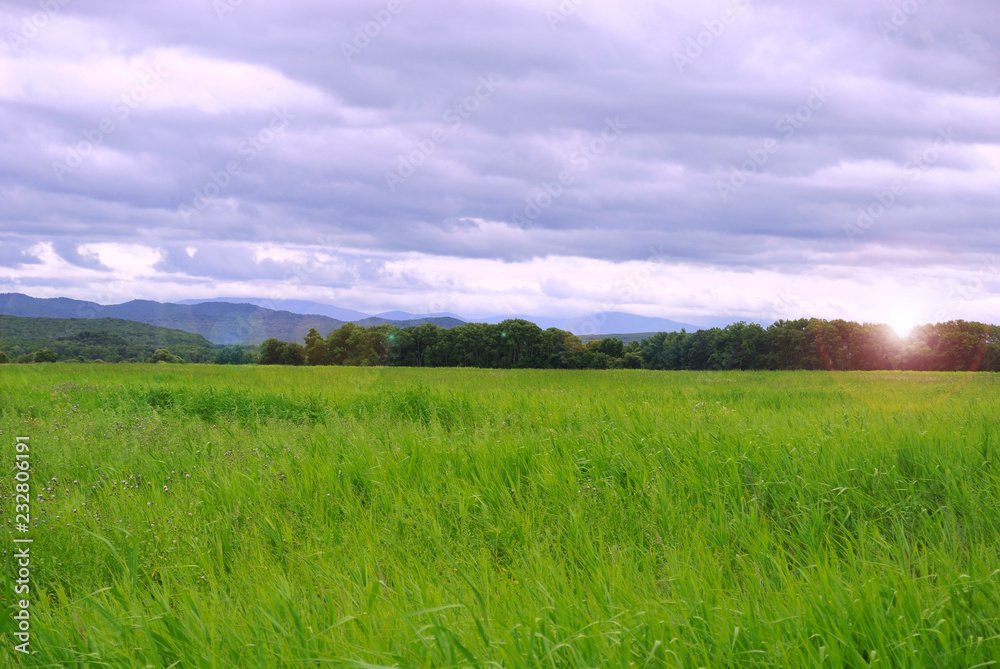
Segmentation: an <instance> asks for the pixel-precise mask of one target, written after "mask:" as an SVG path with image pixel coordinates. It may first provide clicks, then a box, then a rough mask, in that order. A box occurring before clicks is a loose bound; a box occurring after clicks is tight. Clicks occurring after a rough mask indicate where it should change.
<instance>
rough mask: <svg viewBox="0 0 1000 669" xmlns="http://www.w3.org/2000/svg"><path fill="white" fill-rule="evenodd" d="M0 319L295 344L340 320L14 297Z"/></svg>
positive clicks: (1, 307) (210, 306)
mask: <svg viewBox="0 0 1000 669" xmlns="http://www.w3.org/2000/svg"><path fill="white" fill-rule="evenodd" d="M0 315H7V316H18V317H23V318H72V319H94V318H117V319H122V320H128V321H136V322H139V323H148V324H149V325H156V326H159V327H164V328H172V329H175V330H183V331H185V332H191V333H195V334H199V335H201V336H203V337H205V338H206V339H208V340H209V341H210V342H212V343H214V344H225V345H230V344H259V343H261V342H262V341H264V340H265V339H271V338H273V339H280V340H282V341H296V342H301V341H302V340H303V338H304V337H305V336H306V334H307V333H308V332H309V330H310V328H316V330H318V331H319V332H320V333H321V334H322V335H323V336H324V337H325V336H326V335H327V334H329V333H330V332H332V331H333V330H336V329H337V328H339V327H340V326H341V325H343V324H344V323H345V322H346V321H343V320H340V319H337V318H330V317H329V316H323V315H319V314H298V313H293V312H291V311H278V310H274V309H267V308H264V307H260V306H257V305H253V304H237V303H232V302H200V303H198V304H172V303H163V302H153V301H152V300H132V301H131V302H125V303H123V304H111V305H101V304H97V303H96V302H87V301H84V300H72V299H69V298H65V297H57V298H50V299H41V298H35V297H29V296H27V295H22V294H20V293H3V294H0ZM356 322H357V323H358V324H359V325H362V326H365V327H370V326H372V325H384V324H389V325H395V326H398V327H407V326H410V325H421V324H423V323H433V324H434V325H437V326H439V327H443V328H451V327H455V326H458V325H462V321H460V320H458V319H457V318H451V317H433V318H419V319H413V320H405V321H393V320H387V319H384V318H379V317H376V316H372V317H369V318H365V319H363V320H359V321H356Z"/></svg>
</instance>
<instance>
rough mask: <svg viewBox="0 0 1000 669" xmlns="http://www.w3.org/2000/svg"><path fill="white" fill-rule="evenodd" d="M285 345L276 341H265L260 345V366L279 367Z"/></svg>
mask: <svg viewBox="0 0 1000 669" xmlns="http://www.w3.org/2000/svg"><path fill="white" fill-rule="evenodd" d="M284 349H285V344H284V342H282V341H279V340H277V339H273V338H272V339H265V340H264V341H263V342H261V345H260V361H259V362H258V363H257V364H260V365H280V364H281V353H282V352H283V351H284Z"/></svg>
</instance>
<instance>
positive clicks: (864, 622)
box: [0, 365, 1000, 669]
mask: <svg viewBox="0 0 1000 669" xmlns="http://www.w3.org/2000/svg"><path fill="white" fill-rule="evenodd" d="M998 416H1000V377H997V376H993V375H977V376H972V375H961V374H911V373H849V374H827V373H811V372H801V373H799V372H793V373H752V374H751V373H747V374H739V373H732V374H730V373H716V374H703V373H649V372H641V371H621V372H568V371H561V372H555V371H533V370H525V371H503V372H499V371H490V370H442V369H437V370H421V369H391V370H371V369H369V370H365V369H360V370H359V369H348V368H295V369H289V368H253V367H248V368H224V367H211V366H205V367H197V366H184V367H181V366H164V365H161V366H139V365H136V366H114V367H111V366H96V365H95V366H84V365H74V366H62V365H47V366H31V367H28V366H18V367H10V366H8V367H0V430H2V435H0V462H2V463H3V467H2V469H3V470H4V471H6V472H7V475H6V476H4V477H3V479H2V481H0V491H2V494H3V502H4V504H3V513H4V515H3V516H0V522H3V523H6V525H7V526H8V528H10V526H11V524H12V522H13V517H14V512H13V499H12V495H11V493H12V484H13V478H12V474H13V462H14V457H13V447H12V444H13V437H14V436H16V435H20V436H24V435H27V436H30V437H31V444H32V453H33V459H32V462H33V464H34V471H33V481H34V482H35V483H34V485H35V489H34V490H33V492H34V493H39V492H43V491H42V490H41V487H40V486H41V483H42V482H45V481H49V483H48V484H46V486H45V487H46V488H51V492H50V491H48V490H45V491H44V493H43V494H44V496H45V500H46V501H44V502H40V501H38V500H37V498H36V499H34V500H33V502H32V506H33V514H34V516H35V517H36V518H37V519H38V520H37V527H36V528H32V533H33V534H32V536H33V537H34V538H35V543H34V544H33V547H32V553H33V561H32V581H33V584H34V585H35V586H36V588H37V589H36V590H35V591H34V592H33V593H32V598H31V599H32V615H33V618H32V631H33V635H34V636H33V639H32V649H33V650H34V651H35V654H34V655H32V656H31V657H27V658H26V657H23V656H21V655H20V654H18V653H15V652H13V650H12V646H13V642H12V641H11V640H10V639H9V637H8V638H6V640H5V642H4V644H3V646H2V647H0V658H2V661H0V665H3V666H11V667H19V666H25V667H35V666H45V667H55V666H62V667H74V668H77V667H78V668H83V667H115V668H118V667H121V668H130V667H150V666H151V667H155V668H166V667H197V668H206V669H207V668H216V667H218V668H222V667H234V666H235V667H312V666H315V667H320V666H347V667H372V666H404V667H460V666H475V667H485V666H504V667H525V668H527V667H607V666H621V667H629V666H632V667H675V666H676V667H699V666H706V667H707V666H717V667H726V666H752V667H756V666H760V667H791V666H829V667H862V666H865V667H867V666H873V665H880V666H886V667H897V666H932V667H952V666H954V667H972V666H988V665H989V663H991V662H995V661H996V660H997V659H998V658H1000V589H998V585H1000V573H998V568H1000V459H998V454H1000V427H998V424H997V417H998ZM10 546H12V544H10V543H8V545H7V547H5V550H6V553H5V557H6V560H5V565H4V566H3V577H0V578H6V579H7V580H6V581H5V582H4V583H3V584H0V585H3V587H4V588H5V589H6V590H7V594H6V596H7V598H8V599H7V600H6V601H10V598H11V596H12V594H11V592H10V578H9V577H10V576H11V575H12V574H14V567H13V563H12V561H11V559H10V556H11V553H12V551H11V550H10V548H9V547H10ZM0 626H2V627H3V628H4V629H0V631H9V629H10V622H9V620H8V619H7V618H4V619H3V621H2V622H0Z"/></svg>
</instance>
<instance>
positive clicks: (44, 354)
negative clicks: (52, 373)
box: [35, 348, 59, 362]
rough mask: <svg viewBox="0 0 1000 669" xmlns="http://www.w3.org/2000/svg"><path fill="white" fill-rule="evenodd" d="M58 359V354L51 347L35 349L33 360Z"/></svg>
mask: <svg viewBox="0 0 1000 669" xmlns="http://www.w3.org/2000/svg"><path fill="white" fill-rule="evenodd" d="M58 359H59V356H58V355H56V353H55V351H53V350H52V349H51V348H43V349H40V350H38V351H35V362H55V361H57V360H58Z"/></svg>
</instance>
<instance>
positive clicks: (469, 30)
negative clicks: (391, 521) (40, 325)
mask: <svg viewBox="0 0 1000 669" xmlns="http://www.w3.org/2000/svg"><path fill="white" fill-rule="evenodd" d="M182 4H184V3H182ZM389 4H391V5H392V7H393V9H391V10H390V8H389ZM43 5H44V6H42V11H39V5H35V4H30V5H29V4H26V3H13V4H10V3H7V4H3V5H0V28H2V33H3V34H4V35H6V36H7V37H6V39H5V41H4V47H3V49H2V50H0V59H2V61H3V64H4V66H5V67H4V69H3V71H4V75H3V77H2V78H0V100H2V108H0V113H2V114H3V118H4V121H5V122H6V123H5V127H7V128H8V130H9V132H7V133H5V135H4V137H3V138H2V139H0V141H2V142H3V148H4V149H5V150H4V151H3V152H2V157H0V161H3V166H4V174H5V181H4V187H3V188H4V190H3V193H4V195H3V198H4V200H3V201H4V207H3V210H2V212H0V217H2V222H0V291H4V292H20V293H25V294H30V295H32V296H36V297H41V298H48V297H59V296H65V297H71V298H73V299H86V300H91V301H95V302H98V303H101V304H117V303H122V302H127V301H129V300H131V299H148V300H153V301H158V302H175V301H178V300H185V299H211V298H213V297H216V296H220V295H226V296H230V295H244V296H255V297H258V298H262V299H304V300H311V301H316V302H323V303H328V304H331V305H336V306H338V307H342V308H346V309H355V310H358V311H364V312H367V311H370V310H372V311H375V312H376V313H383V312H388V311H394V310H402V311H407V312H411V313H435V312H454V313H459V314H467V315H469V316H470V317H474V318H475V317H482V316H484V315H486V314H489V313H495V314H503V313H511V314H546V315H551V316H552V317H554V318H564V319H573V318H580V317H584V316H586V315H588V314H591V315H593V314H600V313H605V312H623V313H629V314H635V315H637V316H643V317H650V318H665V319H669V320H673V321H678V322H681V323H692V324H706V323H710V322H713V319H715V322H718V320H719V319H730V320H732V321H738V320H745V321H752V322H761V321H773V320H778V319H789V318H796V317H798V316H800V315H802V314H808V317H817V318H824V319H828V320H832V319H837V318H842V319H845V320H851V321H856V322H888V323H890V324H892V325H893V327H894V328H905V327H907V326H910V325H915V324H917V323H933V322H944V321H949V320H956V319H962V320H969V321H983V322H988V321H989V320H991V318H992V315H993V314H996V313H1000V262H998V260H997V255H996V254H997V249H998V248H1000V231H998V230H997V228H996V226H995V224H994V222H995V220H996V219H997V216H998V214H1000V192H998V191H997V189H996V183H997V178H998V176H1000V129H998V128H997V127H996V125H995V123H994V122H993V119H995V118H997V117H998V115H1000V114H998V112H1000V90H998V89H997V87H996V81H995V72H996V66H997V64H998V63H1000V56H998V53H997V50H996V45H997V44H1000V21H997V19H998V18H1000V7H998V6H997V5H996V4H995V3H990V2H987V1H986V0H961V1H960V2H958V3H957V4H956V3H951V4H949V5H947V6H946V5H941V4H936V3H922V2H915V3H910V4H909V5H906V7H907V9H905V11H904V9H901V8H900V7H901V6H897V5H893V4H892V3H876V4H872V3H863V2H860V1H857V0H856V1H851V2H845V3H839V4H837V5H836V6H819V7H817V6H799V5H797V4H795V3H789V2H787V0H755V1H754V2H750V1H749V0H732V1H730V0H722V1H719V2H711V3H696V2H693V1H690V2H688V1H684V2H669V3H668V2H660V1H657V0H644V1H643V2H640V3H635V4H633V5H630V6H626V7H622V6H618V5H616V4H615V3H611V2H610V1H608V0H586V2H576V3H562V4H559V3H556V2H545V1H539V0H508V1H507V2H494V1H487V2H483V3H478V4H477V5H476V6H475V7H471V6H469V7H465V6H451V5H448V6H445V5H443V4H437V5H421V4H417V3H410V2H395V0H394V1H393V2H392V3H386V2H382V1H372V2H361V1H360V0H351V1H348V2H343V3H338V4H337V6H336V7H330V6H327V5H325V4H323V3H318V2H314V1H311V0H310V1H304V2H299V3H295V4H293V5H288V6H256V5H251V4H246V3H242V2H235V1H233V2H229V1H228V0H220V2H216V3H214V4H212V5H207V4H205V3H194V2H192V3H190V4H189V5H187V4H184V9H185V11H178V6H177V3H176V2H174V3H163V2H152V3H147V4H142V5H134V6H128V7H125V8H122V7H121V6H119V5H117V4H112V3H107V2H104V1H101V0H92V1H88V2H68V0H52V1H51V2H49V3H47V4H44V3H43ZM911 10H912V11H911ZM303 17H308V18H309V20H308V21H307V22H306V21H303ZM431 34H433V37H430V36H429V35H431ZM512 41H517V42H518V43H519V44H523V45H525V46H524V47H522V48H519V49H517V50H514V51H511V49H510V46H509V45H510V43H511V42H512ZM484 304H485V305H491V306H490V308H483V307H482V305H484Z"/></svg>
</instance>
